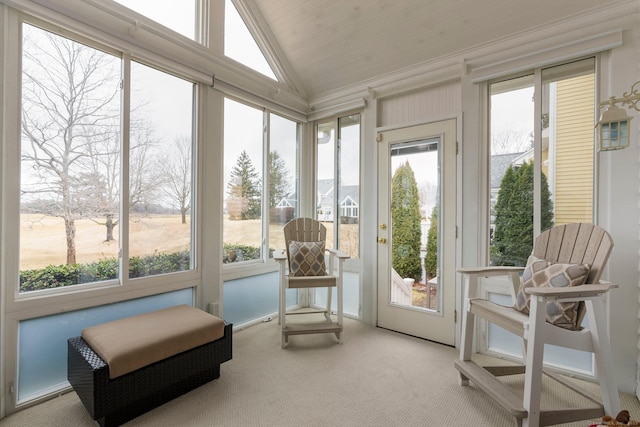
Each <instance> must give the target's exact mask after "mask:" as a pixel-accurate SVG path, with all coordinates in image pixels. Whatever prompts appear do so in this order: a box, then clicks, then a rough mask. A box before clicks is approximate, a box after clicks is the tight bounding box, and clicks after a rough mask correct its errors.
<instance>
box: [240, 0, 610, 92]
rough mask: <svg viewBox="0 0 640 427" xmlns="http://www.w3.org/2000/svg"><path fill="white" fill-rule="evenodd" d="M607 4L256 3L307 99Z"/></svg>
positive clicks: (470, 0) (598, 0)
mask: <svg viewBox="0 0 640 427" xmlns="http://www.w3.org/2000/svg"><path fill="white" fill-rule="evenodd" d="M607 3H619V1H615V0H612V1H606V0H561V1H558V0H536V1H531V0H251V2H249V1H247V5H248V6H250V7H253V8H255V9H257V10H255V11H254V13H258V14H260V15H261V16H262V17H263V18H264V21H265V23H266V24H267V25H268V27H269V28H270V31H271V33H272V37H273V38H274V39H275V40H274V41H275V42H276V43H277V44H278V46H279V47H280V49H281V52H282V53H283V55H284V59H285V60H287V61H288V62H289V67H290V69H292V70H293V72H294V73H295V75H296V77H297V80H298V82H300V83H301V84H302V86H303V88H304V92H306V94H307V95H309V96H314V95H318V94H323V93H327V92H331V91H333V90H338V89H342V88H345V87H348V86H351V85H353V84H356V83H358V82H361V81H364V80H368V79H371V78H376V77H380V76H384V75H386V74H389V73H392V72H394V71H397V70H401V69H403V68H406V67H410V66H413V65H416V64H420V63H424V62H428V61H432V60H434V59H436V58H439V57H443V56H446V55H449V54H453V53H457V52H460V51H463V50H465V49H469V48H472V47H475V46H480V45H483V44H485V43H489V42H491V41H495V40H500V39H502V38H505V37H508V36H510V35H514V34H518V33H522V32H525V31H529V30H532V29H534V28H537V27H540V26H542V25H546V24H550V23H554V22H558V21H561V20H563V19H566V18H568V17H573V16H576V15H579V14H581V13H584V12H586V11H589V10H591V9H594V8H602V7H603V5H606V4H607Z"/></svg>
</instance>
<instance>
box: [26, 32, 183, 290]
mask: <svg viewBox="0 0 640 427" xmlns="http://www.w3.org/2000/svg"><path fill="white" fill-rule="evenodd" d="M22 33H23V43H22V140H21V157H22V160H21V165H20V168H21V183H20V195H21V196H20V242H19V244H20V252H19V259H20V292H31V291H39V290H43V289H50V288H59V287H65V286H73V285H81V284H87V283H92V282H104V281H114V282H115V283H119V282H122V281H123V280H127V279H129V278H135V277H142V276H149V275H154V274H161V273H169V272H176V271H183V270H188V269H191V268H192V267H193V262H192V258H193V254H192V250H191V246H192V243H191V242H192V241H193V239H192V234H193V230H192V228H191V225H190V222H191V221H190V220H191V209H192V207H191V206H192V204H191V194H192V188H193V182H192V167H191V165H192V163H193V145H194V144H193V114H194V113H193V97H194V95H193V93H194V90H193V88H194V85H193V83H191V82H187V81H185V80H182V79H179V78H177V77H174V76H171V75H168V74H166V73H163V72H161V71H159V70H156V69H152V68H150V67H147V66H145V65H142V64H140V63H136V62H131V61H129V60H128V59H126V60H123V59H122V58H121V57H119V56H118V53H117V52H108V51H106V50H105V49H103V50H100V49H97V48H95V47H92V46H89V45H86V44H83V43H80V42H77V41H74V40H71V39H69V38H65V37H62V36H59V35H56V34H53V33H52V32H49V31H46V30H44V29H41V28H38V27H35V26H33V25H30V24H26V23H25V24H23V32H22ZM126 64H129V65H130V70H131V74H130V77H129V76H127V75H126V73H125V74H124V75H123V73H122V70H123V69H126V68H127V67H124V66H123V65H126ZM125 81H128V82H129V83H130V84H125ZM129 87H130V88H131V90H130V91H129V90H128V89H127V88H129ZM158 88H162V90H158ZM122 100H128V102H122ZM122 105H129V106H130V109H129V114H123V112H122V111H123V107H122ZM124 129H127V130H128V133H125V131H124ZM125 154H126V155H125ZM127 159H128V162H127V163H125V162H126V160H127ZM122 185H125V187H124V188H123V187H122ZM124 212H126V215H125V214H124ZM127 219H128V227H127V228H126V230H121V226H122V221H123V220H124V221H127ZM123 248H127V251H124V253H125V254H127V253H128V255H129V257H128V258H127V264H128V266H129V268H128V270H127V271H126V272H125V273H124V274H122V273H121V271H122V270H123V268H122V267H123V263H122V256H121V255H122V254H123V251H122V249H123Z"/></svg>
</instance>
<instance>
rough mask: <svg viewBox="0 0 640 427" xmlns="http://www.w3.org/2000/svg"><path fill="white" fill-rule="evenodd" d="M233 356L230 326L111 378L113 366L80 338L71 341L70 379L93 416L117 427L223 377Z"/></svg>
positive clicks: (102, 424) (68, 374) (69, 341)
mask: <svg viewBox="0 0 640 427" xmlns="http://www.w3.org/2000/svg"><path fill="white" fill-rule="evenodd" d="M231 357H232V325H231V324H229V323H227V322H224V335H223V336H222V337H221V338H219V339H217V340H215V341H212V342H209V343H206V344H203V345H200V346H198V347H194V348H192V349H189V350H187V351H184V352H181V353H179V354H175V355H173V356H171V357H167V358H165V359H163V360H160V361H157V362H154V363H152V364H149V365H147V366H144V367H141V368H139V369H136V370H134V371H132V372H129V373H126V374H124V375H120V376H118V377H116V378H110V375H109V365H108V364H107V363H106V362H105V361H104V360H102V358H101V357H100V356H99V355H98V354H96V352H95V351H94V350H93V349H92V348H91V347H90V346H89V344H87V342H86V341H85V340H84V339H83V338H82V337H75V338H70V339H69V340H68V356H67V364H68V367H67V368H68V371H67V378H68V380H69V383H71V385H72V386H73V389H74V390H75V392H76V393H77V394H78V396H79V397H80V400H81V401H82V403H83V404H84V406H85V408H86V409H87V411H88V412H89V414H90V415H91V417H92V418H93V419H94V420H96V421H98V423H99V424H100V425H101V426H103V427H104V426H118V425H120V424H123V423H125V422H127V421H129V420H131V419H133V418H135V417H137V416H139V415H141V414H143V413H145V412H147V411H149V410H151V409H153V408H156V407H158V406H160V405H162V404H163V403H166V402H168V401H170V400H171V399H174V398H176V397H178V396H180V395H182V394H184V393H186V392H188V391H190V390H193V389H195V388H197V387H199V386H201V385H202V384H205V383H207V382H209V381H211V380H213V379H215V378H218V377H219V376H220V364H221V363H223V362H226V361H228V360H231Z"/></svg>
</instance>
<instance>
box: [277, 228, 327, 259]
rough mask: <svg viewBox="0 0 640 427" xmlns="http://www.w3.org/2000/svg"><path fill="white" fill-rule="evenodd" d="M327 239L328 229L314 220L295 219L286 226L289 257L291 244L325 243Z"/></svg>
mask: <svg viewBox="0 0 640 427" xmlns="http://www.w3.org/2000/svg"><path fill="white" fill-rule="evenodd" d="M326 239H327V227H325V226H324V224H322V223H321V222H320V221H316V220H315V219H312V218H294V219H292V220H291V221H289V222H288V223H286V224H285V226H284V242H285V246H286V249H287V259H290V255H289V242H291V241H294V242H324V241H326Z"/></svg>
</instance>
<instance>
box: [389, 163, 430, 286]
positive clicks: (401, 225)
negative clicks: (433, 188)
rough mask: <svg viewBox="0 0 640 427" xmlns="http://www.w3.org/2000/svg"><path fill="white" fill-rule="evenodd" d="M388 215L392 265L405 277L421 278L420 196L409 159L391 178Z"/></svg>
mask: <svg viewBox="0 0 640 427" xmlns="http://www.w3.org/2000/svg"><path fill="white" fill-rule="evenodd" d="M391 218H392V220H391V227H392V228H391V229H392V239H391V241H392V248H391V250H392V256H393V268H394V270H396V272H398V274H400V276H402V277H404V278H413V279H415V280H420V279H421V278H422V266H421V265H420V264H421V263H420V234H421V229H420V200H419V196H418V185H417V183H416V178H415V175H414V174H413V170H412V169H411V166H410V165H409V162H406V163H405V164H404V165H402V166H400V167H399V168H398V169H397V170H396V172H395V173H394V174H393V178H392V180H391Z"/></svg>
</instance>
